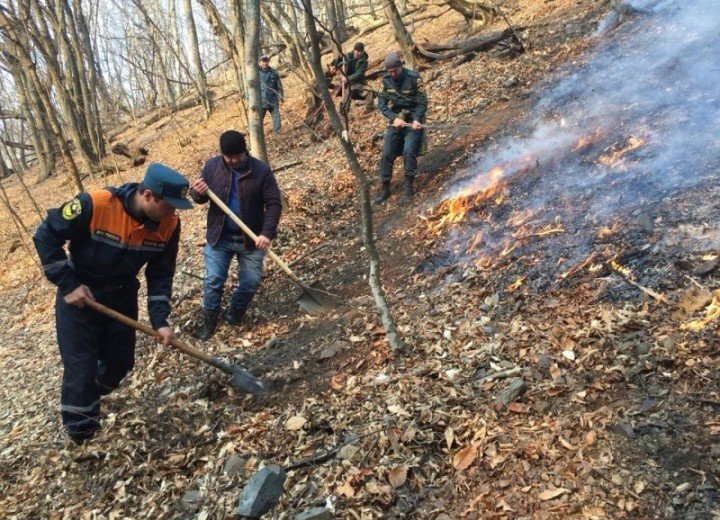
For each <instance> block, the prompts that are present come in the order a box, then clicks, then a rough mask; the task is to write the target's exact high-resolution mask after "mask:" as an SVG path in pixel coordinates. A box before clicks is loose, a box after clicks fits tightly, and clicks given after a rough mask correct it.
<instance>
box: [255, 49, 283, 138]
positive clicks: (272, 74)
mask: <svg viewBox="0 0 720 520" xmlns="http://www.w3.org/2000/svg"><path fill="white" fill-rule="evenodd" d="M284 100H285V96H284V94H283V86H282V81H280V74H278V72H277V71H276V70H275V69H273V68H272V67H271V66H270V58H268V57H267V56H263V57H262V58H260V108H261V109H262V119H263V120H265V113H266V112H270V116H271V117H272V122H273V130H274V131H275V133H276V134H279V133H280V128H282V123H281V121H280V107H281V106H282V105H283V101H284Z"/></svg>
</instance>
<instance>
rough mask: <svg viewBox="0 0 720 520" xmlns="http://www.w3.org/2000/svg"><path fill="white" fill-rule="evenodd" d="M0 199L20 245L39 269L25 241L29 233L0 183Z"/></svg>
mask: <svg viewBox="0 0 720 520" xmlns="http://www.w3.org/2000/svg"><path fill="white" fill-rule="evenodd" d="M4 167H5V163H3V164H2V165H0V170H2V169H3V168H4ZM0 199H2V201H3V204H4V205H5V209H6V210H7V211H8V213H9V214H10V218H11V219H12V221H13V224H15V228H16V229H17V232H18V238H19V240H20V243H21V244H22V245H23V247H24V248H25V251H26V252H27V254H28V255H29V256H30V258H32V259H33V262H35V265H37V266H38V269H40V262H38V259H37V255H36V254H35V252H34V251H33V248H31V247H30V246H29V245H28V243H27V242H26V241H25V239H26V237H29V236H30V232H29V231H28V228H27V226H25V224H24V223H23V221H22V219H21V218H20V215H18V213H17V211H15V209H14V208H13V205H12V203H11V202H10V197H8V194H7V192H6V191H5V186H3V184H2V182H0Z"/></svg>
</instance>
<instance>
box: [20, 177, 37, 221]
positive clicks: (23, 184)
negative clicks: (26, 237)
mask: <svg viewBox="0 0 720 520" xmlns="http://www.w3.org/2000/svg"><path fill="white" fill-rule="evenodd" d="M15 175H17V178H18V182H19V183H20V186H22V189H23V191H24V192H25V195H27V198H28V199H30V203H31V204H32V205H33V207H34V208H35V213H37V214H38V217H40V220H42V218H43V212H42V210H41V209H40V206H38V203H37V201H36V200H35V197H33V196H32V193H30V190H29V189H28V187H27V184H25V181H24V180H23V178H22V175H20V172H15Z"/></svg>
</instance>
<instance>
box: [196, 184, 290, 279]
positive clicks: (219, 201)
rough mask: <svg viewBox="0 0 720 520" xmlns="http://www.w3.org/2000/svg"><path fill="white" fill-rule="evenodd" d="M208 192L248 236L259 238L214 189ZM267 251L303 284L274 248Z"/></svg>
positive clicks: (211, 198)
mask: <svg viewBox="0 0 720 520" xmlns="http://www.w3.org/2000/svg"><path fill="white" fill-rule="evenodd" d="M207 194H208V197H210V200H212V201H213V202H214V203H215V204H216V205H217V206H218V207H219V208H220V209H221V210H223V212H224V213H225V214H226V215H227V216H228V217H230V219H231V220H232V221H233V222H235V224H237V226H238V227H239V228H240V229H242V230H243V231H244V232H245V234H247V236H249V237H250V238H252V239H253V240H257V239H258V236H257V235H256V234H255V233H253V232H252V229H250V228H249V227H247V224H245V222H243V221H242V220H240V218H239V217H238V216H237V215H236V214H235V213H233V211H232V210H231V209H230V208H228V207H227V205H226V204H225V203H224V202H223V201H222V200H220V198H219V197H218V196H217V195H215V193H213V191H212V190H211V189H210V188H208V190H207ZM265 252H266V253H267V254H268V256H269V257H270V258H272V259H273V261H275V263H276V264H277V265H279V266H280V268H281V269H282V270H283V271H285V274H286V275H288V276H289V277H290V279H291V280H292V281H293V282H295V283H297V284H300V285H303V282H302V280H300V278H298V277H297V275H296V274H295V273H293V272H292V270H291V269H290V267H289V266H288V265H287V264H286V263H285V262H283V261H282V260H281V259H280V257H279V256H278V255H276V254H275V253H274V252H273V250H272V249H270V248H269V247H268V248H267V249H266V250H265Z"/></svg>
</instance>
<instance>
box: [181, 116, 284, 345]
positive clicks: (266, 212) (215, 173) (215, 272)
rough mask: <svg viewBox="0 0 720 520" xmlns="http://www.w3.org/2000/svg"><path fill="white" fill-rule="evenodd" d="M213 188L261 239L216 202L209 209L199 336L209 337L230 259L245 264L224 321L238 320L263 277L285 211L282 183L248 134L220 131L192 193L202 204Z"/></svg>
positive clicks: (215, 320) (218, 306)
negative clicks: (252, 148)
mask: <svg viewBox="0 0 720 520" xmlns="http://www.w3.org/2000/svg"><path fill="white" fill-rule="evenodd" d="M208 188H210V189H211V190H212V191H213V193H215V195H217V196H218V198H220V200H222V201H223V202H224V203H225V204H226V205H227V206H228V207H229V208H230V210H231V211H232V212H233V213H235V214H236V215H237V216H238V217H239V218H240V220H242V221H243V223H245V224H246V225H247V226H248V227H249V228H250V229H251V230H252V231H253V233H255V235H257V237H258V239H257V240H256V241H254V240H252V239H251V238H250V237H249V236H247V235H246V234H245V233H243V232H242V230H241V229H240V228H239V227H238V226H237V225H236V224H235V223H234V222H233V221H232V219H230V218H228V217H227V215H225V213H224V212H223V211H222V209H220V208H219V207H218V206H217V205H216V204H215V203H214V202H211V203H210V207H209V208H208V214H207V234H206V237H205V238H206V239H207V244H206V245H205V249H204V251H203V252H204V254H205V287H204V294H203V324H202V327H201V328H200V329H199V330H198V331H197V332H196V334H195V335H196V337H197V338H199V339H201V340H203V341H205V340H207V339H210V338H211V337H212V335H213V334H214V333H215V328H216V327H217V323H218V320H219V318H220V303H221V300H222V295H223V287H224V285H225V281H226V280H227V277H228V271H229V269H230V263H231V262H232V260H233V258H237V260H238V263H239V265H240V273H239V275H238V284H237V287H235V290H234V291H233V293H232V296H231V297H230V303H229V305H228V307H227V310H226V312H225V320H226V321H227V322H228V323H229V324H230V325H239V324H240V323H241V322H242V318H243V316H244V315H245V312H246V311H247V308H248V306H249V305H250V302H251V301H252V299H253V296H255V293H256V292H257V290H258V288H259V287H260V281H261V278H262V265H263V258H264V257H265V250H266V249H267V248H268V247H269V246H270V241H271V240H273V239H274V238H275V235H276V233H277V226H278V223H279V222H280V214H281V213H282V203H281V201H280V188H278V185H277V182H276V180H275V176H274V175H273V173H272V170H271V169H270V166H269V165H267V164H266V163H264V162H262V161H260V160H259V159H256V158H255V157H251V156H250V154H248V149H247V144H246V142H245V137H244V136H243V135H242V134H241V133H240V132H237V131H235V130H228V131H226V132H223V134H222V135H221V136H220V155H216V156H215V157H213V158H211V159H209V160H208V161H207V162H206V163H205V166H204V167H203V170H202V173H201V175H200V178H199V179H197V180H195V181H193V183H192V189H191V190H190V196H191V197H192V198H193V200H194V201H195V202H197V203H198V204H205V203H206V202H208V201H209V200H210V198H209V197H208V194H207V190H208Z"/></svg>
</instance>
